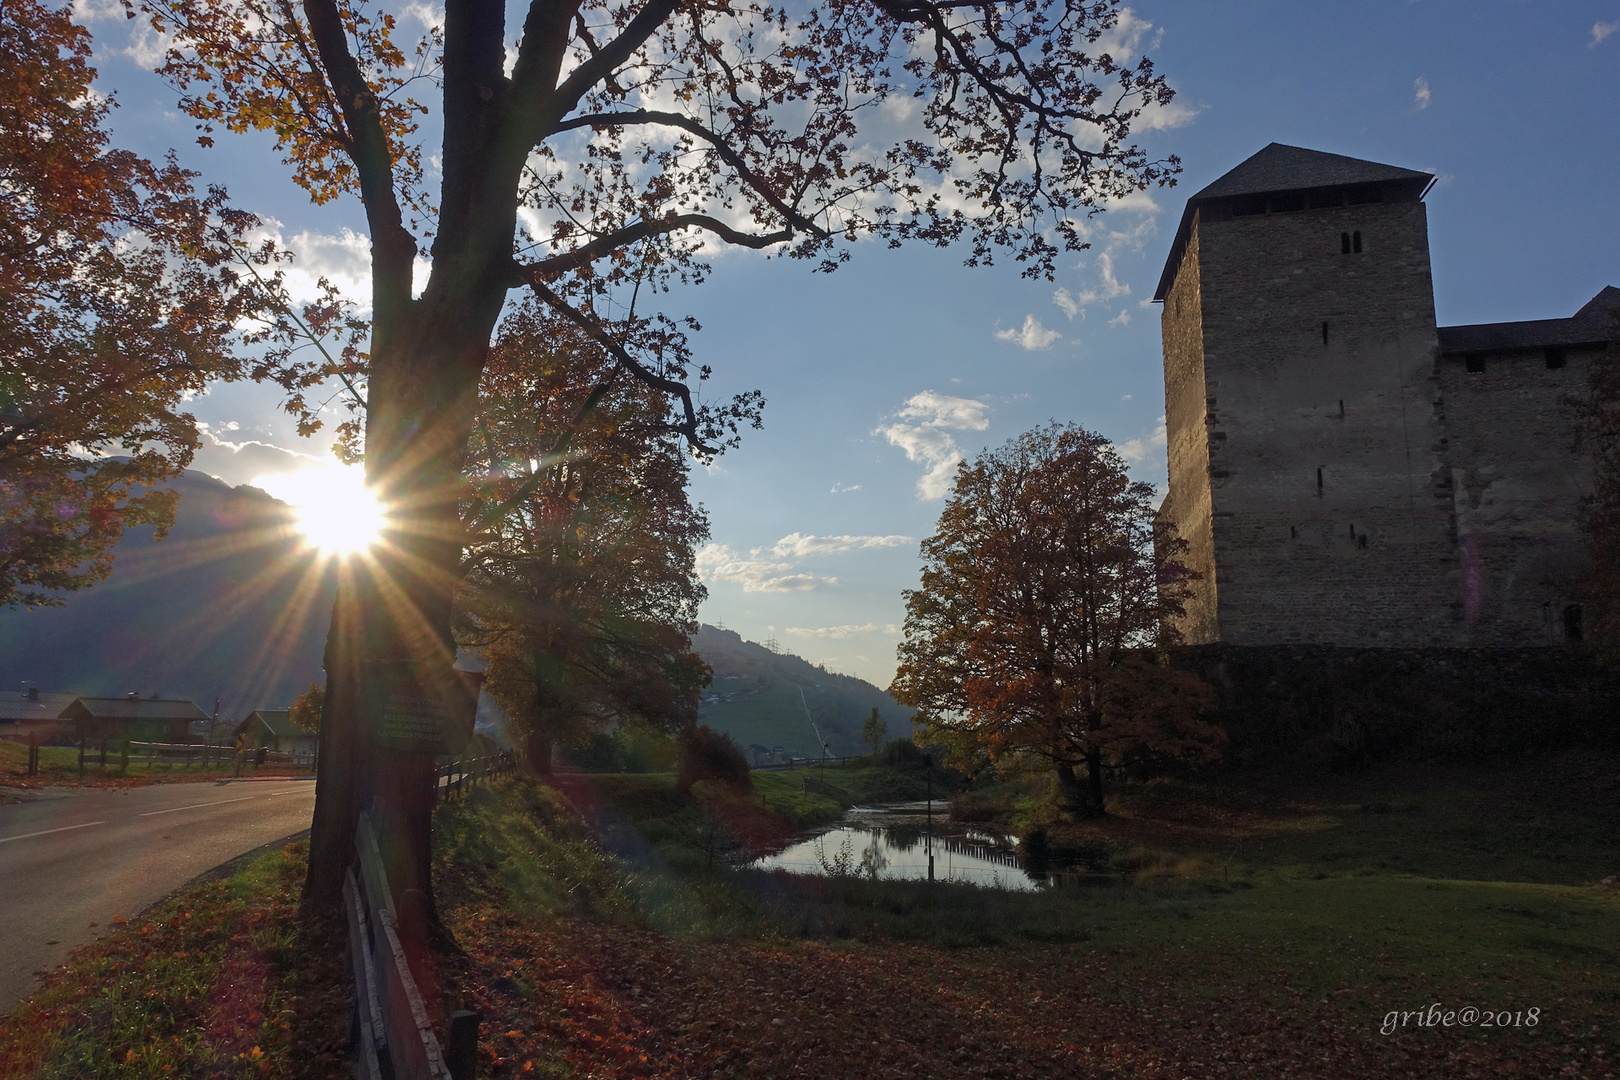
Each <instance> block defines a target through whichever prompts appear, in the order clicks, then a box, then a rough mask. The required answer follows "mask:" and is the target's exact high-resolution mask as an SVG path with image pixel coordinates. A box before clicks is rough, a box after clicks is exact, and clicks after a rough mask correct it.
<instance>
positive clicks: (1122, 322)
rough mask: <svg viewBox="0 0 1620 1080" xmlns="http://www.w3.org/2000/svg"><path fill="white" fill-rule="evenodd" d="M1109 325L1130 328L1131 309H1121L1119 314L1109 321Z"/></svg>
mask: <svg viewBox="0 0 1620 1080" xmlns="http://www.w3.org/2000/svg"><path fill="white" fill-rule="evenodd" d="M1108 325H1109V326H1129V325H1131V312H1130V309H1129V308H1120V309H1119V314H1118V315H1115V316H1114V317H1113V318H1112V319H1109V320H1108Z"/></svg>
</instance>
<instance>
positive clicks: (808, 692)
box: [692, 626, 911, 757]
mask: <svg viewBox="0 0 1620 1080" xmlns="http://www.w3.org/2000/svg"><path fill="white" fill-rule="evenodd" d="M692 647H693V648H694V649H695V650H696V651H697V653H698V655H699V656H701V657H703V659H704V660H706V661H708V663H709V666H710V667H712V668H714V685H713V686H711V687H710V688H709V689H708V691H706V692H705V694H704V697H703V703H702V705H701V706H700V707H699V709H698V721H699V722H700V723H703V724H707V725H708V726H709V727H711V728H714V729H715V730H716V731H723V732H725V733H726V734H728V735H730V736H731V737H732V739H734V740H735V741H736V742H737V744H738V745H739V746H742V747H747V746H750V745H759V746H765V747H776V746H780V747H782V748H783V749H784V750H786V751H788V752H789V753H792V754H799V755H802V756H804V757H816V756H819V755H820V753H821V751H820V748H819V747H818V746H817V745H816V728H819V729H820V731H821V735H822V737H823V738H824V739H826V741H827V744H828V747H829V749H830V750H831V752H832V753H833V754H835V755H844V754H860V753H865V752H866V745H865V743H863V742H862V741H861V725H863V724H864V723H865V722H866V718H867V717H868V716H870V715H871V714H872V710H873V708H876V709H878V711H879V712H880V713H881V714H882V716H883V719H884V720H885V721H887V723H888V726H889V731H888V737H889V738H891V739H893V738H908V737H910V735H911V719H910V718H911V710H910V709H906V708H904V707H902V706H900V705H899V704H897V703H896V702H895V700H894V699H893V698H891V697H890V696H889V695H888V694H886V693H884V692H883V691H882V690H879V689H878V688H877V687H875V686H873V685H872V684H871V683H869V682H866V681H865V680H863V679H857V678H855V677H854V676H852V675H837V674H834V673H833V672H830V671H828V670H827V669H825V668H821V667H817V666H815V665H813V664H811V663H809V662H808V661H806V660H803V659H800V658H799V657H797V656H793V655H792V654H788V653H773V652H771V651H770V650H769V649H767V648H765V646H763V645H760V644H758V643H756V642H752V641H744V640H743V639H742V638H741V637H740V636H739V635H738V634H736V633H735V632H734V631H731V630H721V629H719V628H717V627H713V626H703V627H701V628H700V629H699V631H698V634H697V636H696V637H695V638H693V639H692ZM806 714H808V716H807V715H806ZM812 721H813V724H812Z"/></svg>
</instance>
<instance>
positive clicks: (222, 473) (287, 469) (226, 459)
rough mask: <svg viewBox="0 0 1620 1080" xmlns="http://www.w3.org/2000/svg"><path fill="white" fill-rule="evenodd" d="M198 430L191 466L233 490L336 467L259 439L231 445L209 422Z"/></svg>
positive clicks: (233, 425)
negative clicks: (271, 478)
mask: <svg viewBox="0 0 1620 1080" xmlns="http://www.w3.org/2000/svg"><path fill="white" fill-rule="evenodd" d="M240 427H241V425H240V424H237V423H236V422H235V421H234V420H233V421H231V422H230V423H228V424H221V425H219V430H221V431H237V430H239V429H240ZM197 431H198V433H199V434H200V435H202V445H200V446H198V447H197V453H196V456H195V457H193V458H192V459H191V467H192V468H193V469H196V470H197V471H198V472H205V473H207V474H208V475H210V476H213V477H217V478H218V479H220V480H223V481H225V482H226V483H227V484H230V485H232V486H233V487H234V486H236V485H238V484H250V483H253V482H254V481H255V480H257V479H259V478H260V477H264V476H277V475H284V474H291V473H299V472H303V471H304V470H306V469H314V468H326V467H328V466H331V465H332V464H334V462H333V461H332V459H330V458H323V457H316V456H314V455H312V454H303V453H299V452H298V451H296V450H288V449H286V448H284V447H280V446H275V445H272V444H271V443H267V442H260V441H259V440H257V439H244V440H242V441H241V442H231V441H229V440H227V439H222V438H220V437H219V436H218V435H216V434H214V432H213V430H212V427H211V426H210V425H208V424H206V423H199V424H198V425H197Z"/></svg>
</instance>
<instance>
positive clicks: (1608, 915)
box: [0, 754, 1620, 1080]
mask: <svg viewBox="0 0 1620 1080" xmlns="http://www.w3.org/2000/svg"><path fill="white" fill-rule="evenodd" d="M1616 777H1620V763H1617V762H1616V761H1615V760H1613V759H1612V758H1607V757H1601V756H1597V755H1591V754H1587V755H1570V756H1569V757H1567V758H1563V759H1545V760H1538V761H1525V762H1517V763H1511V764H1502V765H1497V766H1489V767H1475V768H1438V767H1426V768H1425V767H1418V766H1398V767H1396V766H1392V767H1388V768H1384V769H1380V770H1373V771H1368V772H1363V773H1358V774H1353V775H1343V776H1318V777H1305V776H1292V777H1276V776H1271V777H1267V776H1263V775H1258V774H1254V775H1248V774H1242V773H1226V774H1222V775H1219V776H1216V777H1211V778H1206V779H1204V780H1203V781H1201V782H1199V783H1190V782H1176V783H1153V784H1146V785H1137V786H1120V787H1118V788H1117V790H1116V791H1115V792H1114V795H1113V796H1112V798H1111V802H1110V810H1111V816H1110V817H1109V818H1108V819H1107V820H1106V821H1102V822H1091V823H1070V824H1068V825H1063V824H1051V825H1049V826H1048V827H1049V828H1050V830H1051V833H1052V841H1053V846H1054V847H1055V848H1058V849H1060V850H1068V851H1072V852H1078V853H1081V854H1082V855H1083V856H1084V857H1085V858H1086V859H1087V860H1088V861H1089V862H1090V863H1092V864H1093V865H1094V866H1095V867H1097V868H1098V869H1099V872H1097V873H1094V874H1092V875H1090V876H1088V877H1084V878H1072V879H1065V884H1064V885H1063V886H1062V887H1059V888H1052V889H1048V890H1045V891H1042V892H1036V893H1011V892H1001V891H996V890H990V889H982V888H975V887H973V886H969V885H960V884H946V883H935V884H932V885H930V884H928V883H923V882H893V881H876V882H874V881H867V880H862V879H859V878H831V879H829V878H821V879H811V878H802V877H792V876H789V875H785V874H766V873H760V872H753V871H746V870H737V869H734V868H732V867H731V865H730V863H731V862H734V861H735V860H734V859H733V860H729V861H728V858H727V855H728V853H730V854H733V855H735V854H740V853H742V852H743V851H745V850H746V849H747V848H748V847H749V846H751V845H755V844H763V843H772V842H779V841H780V840H781V839H782V838H783V837H785V836H788V835H791V834H792V833H793V831H794V830H795V829H798V828H800V827H801V826H803V825H804V824H806V823H814V822H819V821H825V820H827V819H828V818H829V817H830V816H832V815H835V814H836V813H837V812H838V811H839V809H840V804H841V802H842V801H846V800H842V799H836V798H829V797H827V796H825V795H823V794H819V793H817V792H815V791H806V790H805V787H804V784H803V780H804V776H803V775H801V774H800V773H797V772H794V773H775V774H758V773H756V774H755V776H754V780H755V784H756V791H755V794H754V795H753V796H750V797H745V796H741V795H737V794H734V793H733V794H728V793H725V792H722V791H718V790H711V789H708V788H706V787H705V786H703V785H700V786H699V787H698V789H697V791H696V793H695V795H694V796H691V797H688V796H682V795H681V794H679V793H678V792H677V791H676V790H675V789H674V786H673V783H672V779H671V778H670V777H668V776H658V775H635V776H588V775H582V774H564V775H561V776H559V777H557V779H556V783H555V784H552V785H545V784H540V783H536V782H534V781H531V780H527V779H523V778H508V779H502V780H497V781H494V782H492V783H489V784H487V785H484V786H481V787H479V788H477V789H475V790H474V791H473V792H472V793H471V794H470V795H469V796H468V797H465V798H456V799H451V800H448V801H447V802H446V803H444V804H443V805H442V806H441V807H440V809H439V811H438V815H437V817H436V822H435V848H436V860H437V862H436V866H435V880H436V882H437V888H438V897H439V902H440V906H441V912H442V913H443V916H444V919H445V922H446V925H447V926H448V928H449V929H450V930H451V932H452V933H453V935H454V937H455V940H456V941H457V943H458V945H459V950H460V951H458V952H456V953H454V954H453V955H450V956H447V957H446V958H445V962H444V967H443V969H442V970H443V974H444V976H445V979H446V999H445V1000H446V1001H454V1002H459V1003H460V1004H462V1005H464V1006H467V1007H474V1008H477V1009H479V1010H480V1011H481V1012H482V1014H483V1016H484V1018H485V1020H484V1035H483V1037H482V1039H481V1042H480V1053H481V1059H480V1064H479V1076H480V1077H489V1078H495V1077H500V1078H506V1077H516V1078H521V1077H531V1076H557V1077H564V1076H566V1077H586V1076H590V1077H651V1076H659V1077H682V1076H720V1075H727V1076H730V1075H757V1076H782V1077H787V1076H796V1075H802V1074H803V1073H804V1072H805V1071H806V1069H807V1068H811V1067H813V1070H814V1071H815V1072H816V1073H817V1074H818V1075H821V1076H828V1077H874V1078H875V1077H890V1076H910V1075H926V1076H929V1077H943V1078H952V1080H954V1078H957V1077H969V1076H973V1077H978V1076H1002V1077H1008V1078H1013V1077H1049V1076H1063V1077H1071V1076H1080V1077H1153V1078H1161V1077H1162V1078H1166V1080H1169V1078H1183V1077H1199V1078H1203V1077H1222V1078H1224V1077H1266V1078H1270V1077H1283V1076H1291V1077H1335V1078H1336V1077H1346V1076H1355V1077H1361V1076H1366V1077H1373V1076H1376V1077H1380V1078H1381V1077H1414V1078H1417V1077H1422V1078H1427V1077H1438V1076H1444V1077H1448V1078H1449V1077H1524V1078H1536V1080H1540V1078H1544V1077H1564V1076H1569V1077H1594V1078H1602V1077H1614V1076H1615V1075H1616V1065H1615V1056H1616V1055H1617V1054H1620V891H1617V890H1615V889H1613V888H1610V887H1606V886H1605V885H1604V884H1603V883H1602V879H1603V878H1606V877H1609V876H1611V875H1612V874H1614V873H1615V872H1616V871H1617V870H1620V866H1617V865H1616V864H1617V863H1620V850H1617V847H1616V844H1615V836H1616V835H1617V824H1620V805H1617V800H1616V795H1617V794H1620V786H1617V785H1616V783H1615V779H1616ZM817 779H819V777H817ZM918 780H920V777H912V776H905V775H896V774H895V773H893V772H892V771H890V770H882V769H854V768H850V769H839V770H831V769H829V770H828V771H827V774H826V779H825V783H826V784H828V785H831V786H834V787H836V788H837V789H838V790H839V791H841V792H844V793H847V794H848V795H850V796H851V798H854V799H855V801H875V798H874V796H876V797H882V796H884V795H888V794H893V795H896V796H897V797H900V798H905V797H908V796H909V785H911V784H912V783H914V782H916V781H918ZM857 796H858V798H856V797H857ZM969 802H970V803H972V804H973V805H975V806H976V807H977V808H978V810H979V811H980V812H982V813H990V812H997V808H1000V810H999V812H1002V813H1006V814H1010V815H1012V816H1015V817H1016V816H1020V815H1021V816H1023V817H1024V818H1026V819H1028V818H1030V817H1031V816H1033V815H1035V814H1037V813H1039V812H1040V807H1041V805H1042V800H1041V793H1040V792H1039V790H1038V788H1037V789H1033V790H1032V789H1030V788H1029V787H1027V786H1026V787H1019V788H1013V787H1008V788H1005V789H1001V790H996V789H990V790H985V791H980V792H977V793H976V794H975V795H974V797H973V799H971V800H969ZM1027 824H1028V822H1027V820H1026V825H1027ZM301 858H302V851H301V849H299V848H293V849H289V850H288V851H286V852H280V853H276V854H275V855H273V856H267V857H266V858H264V859H262V860H260V861H259V862H258V863H256V864H254V866H253V868H252V869H239V870H237V871H235V872H234V873H233V874H232V875H231V876H230V877H228V878H227V879H225V880H222V881H219V882H214V883H211V884H209V885H207V886H205V887H204V890H211V891H204V892H200V893H197V894H194V895H191V896H186V897H181V898H179V899H177V900H176V901H175V902H173V903H172V904H170V905H169V906H168V907H165V908H161V909H159V910H158V911H156V912H153V913H151V914H150V915H149V916H148V917H147V918H146V919H145V920H143V921H142V922H140V923H138V924H136V925H132V926H130V927H126V928H122V929H121V930H120V931H119V932H118V933H116V934H114V935H112V936H110V937H109V938H108V939H105V940H104V941H103V942H101V943H98V944H97V945H95V946H92V947H91V948H90V949H88V950H81V951H80V952H79V953H77V954H75V957H74V958H73V960H72V961H71V962H70V965H69V967H68V970H67V972H66V973H64V974H63V975H61V976H59V977H58V979H57V980H56V981H55V982H53V983H52V984H51V985H50V986H49V987H47V988H46V990H45V991H44V992H42V993H41V994H40V995H39V996H38V997H36V998H35V1000H34V1001H33V1002H31V1003H28V1004H25V1005H24V1006H23V1007H21V1008H20V1009H19V1010H18V1011H17V1012H15V1013H14V1014H13V1015H12V1016H11V1017H9V1018H8V1019H7V1020H6V1021H5V1022H4V1023H3V1024H0V1077H6V1078H8V1080H9V1078H10V1077H19V1078H20V1077H36V1076H50V1077H66V1076H81V1075H84V1076H87V1075H97V1076H99V1075H108V1076H141V1077H144V1076H156V1075H170V1074H166V1073H163V1072H162V1071H161V1065H159V1064H157V1063H159V1062H172V1063H174V1065H175V1070H176V1073H178V1074H181V1075H194V1076H280V1075H289V1076H290V1075H320V1073H319V1072H318V1071H313V1067H312V1066H311V1065H310V1062H309V1061H306V1060H305V1059H304V1057H303V1053H304V1048H305V1047H306V1046H308V1047H311V1048H313V1052H314V1053H316V1054H322V1053H324V1054H328V1055H330V1054H333V1053H335V1052H336V1051H335V1050H334V1049H333V1047H334V1045H335V1043H334V1040H340V1038H341V1033H340V1032H337V1033H334V1029H332V1026H331V1024H330V1023H328V1024H327V1025H326V1026H325V1027H323V1026H321V1025H320V1024H318V1023H316V1020H315V1017H316V1016H317V1015H319V1014H320V1012H321V1010H320V1008H318V1007H317V1006H318V1004H319V1003H320V1002H321V1001H322V1000H325V1001H327V1002H328V1003H330V1001H331V995H332V994H333V993H334V992H338V993H340V992H341V980H340V977H339V975H338V973H337V965H336V964H334V962H333V961H332V957H333V956H334V955H337V956H339V958H340V950H338V949H337V948H336V943H335V942H332V943H326V944H322V943H321V942H319V941H317V940H315V938H314V937H313V936H308V935H313V934H316V933H317V931H315V930H312V929H310V928H307V927H302V926H300V925H299V924H297V923H296V922H295V921H294V920H293V919H292V897H293V890H294V889H295V888H296V882H297V879H298V876H299V874H300V873H301V870H300V866H301V861H300V860H301ZM188 915H189V916H191V917H190V918H187V917H186V916H188ZM299 935H306V936H305V937H302V938H301V937H300V936H299ZM154 958H157V959H156V960H154ZM321 965H324V967H323V966H321ZM222 988H228V989H226V990H222ZM334 988H337V989H336V990H334ZM323 994H324V995H326V997H325V998H324V999H323V997H322V995H323ZM1468 1010H1474V1011H1472V1012H1470V1011H1468ZM1431 1014H1432V1016H1433V1019H1434V1023H1433V1024H1430V1023H1428V1022H1427V1021H1428V1019H1429V1017H1430V1016H1431ZM1483 1014H1488V1015H1489V1016H1490V1017H1491V1019H1492V1020H1493V1021H1499V1023H1492V1025H1491V1026H1489V1027H1487V1026H1485V1024H1484V1023H1483V1021H1482V1019H1481V1017H1482V1015H1483ZM1465 1021H1466V1022H1465ZM283 1025H285V1026H283ZM255 1051H257V1055H256V1056H255ZM165 1055H167V1056H165ZM126 1059H127V1060H126ZM312 1060H313V1059H312ZM324 1060H325V1061H326V1062H327V1064H330V1063H331V1062H332V1060H333V1059H332V1058H331V1057H327V1058H325V1059H324Z"/></svg>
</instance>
